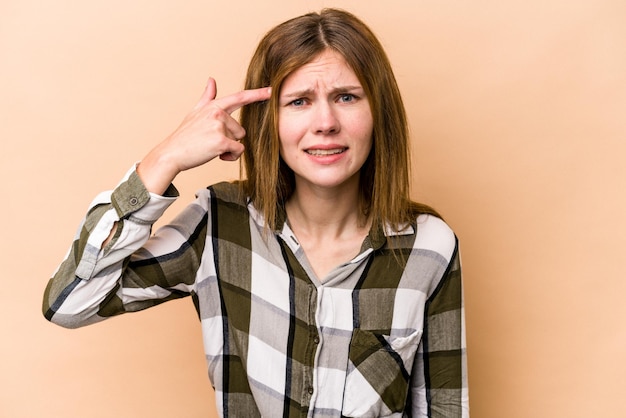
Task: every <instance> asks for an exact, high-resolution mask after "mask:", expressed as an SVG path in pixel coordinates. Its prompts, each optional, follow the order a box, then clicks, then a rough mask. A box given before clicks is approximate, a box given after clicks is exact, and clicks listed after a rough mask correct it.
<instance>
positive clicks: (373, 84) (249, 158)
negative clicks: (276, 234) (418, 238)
mask: <svg viewBox="0 0 626 418" xmlns="http://www.w3.org/2000/svg"><path fill="white" fill-rule="evenodd" d="M327 49H330V50H333V51H336V52H338V53H339V54H340V55H342V56H343V57H344V59H345V60H346V62H347V64H348V65H349V66H350V67H351V68H352V70H353V71H354V72H355V74H356V76H357V77H358V79H359V81H360V83H361V85H362V86H363V89H364V90H365V94H366V95H367V98H368V101H369V104H370V107H371V111H372V116H373V119H374V128H373V146H372V150H371V152H370V155H369V156H368V158H367V160H366V162H365V163H364V165H363V167H362V168H361V172H360V176H361V177H360V183H359V184H360V193H359V196H360V205H359V209H360V211H361V215H363V216H364V217H365V218H367V217H368V216H371V217H372V221H373V222H374V224H376V223H381V222H387V223H388V224H389V225H390V226H391V227H392V228H395V229H398V228H400V227H401V226H402V225H404V224H407V223H412V222H414V221H415V217H416V216H417V214H420V213H431V214H436V212H435V211H434V210H433V209H431V208H429V207H428V206H425V205H421V204H417V203H415V202H412V201H411V200H410V197H409V192H410V190H409V177H410V146H409V133H408V125H407V120H406V112H405V109H404V105H403V103H402V98H401V96H400V91H399V89H398V86H397V83H396V80H395V77H394V75H393V71H392V69H391V64H390V63H389V59H388V58H387V55H386V54H385V51H384V50H383V47H382V45H381V44H380V42H379V41H378V39H377V38H376V36H375V35H374V34H373V33H372V31H371V30H370V29H369V28H368V27H367V26H366V25H365V24H364V23H363V22H362V21H361V20H359V19H358V18H357V17H355V16H354V15H352V14H350V13H348V12H346V11H343V10H338V9H324V10H322V11H321V12H320V13H309V14H306V15H303V16H300V17H296V18H294V19H291V20H288V21H286V22H284V23H282V24H280V25H278V26H276V27H275V28H273V29H272V30H270V31H269V32H268V33H267V34H266V35H265V37H264V38H263V39H262V40H261V42H260V43H259V46H258V47H257V50H256V52H255V53H254V55H253V57H252V60H251V61H250V66H249V67H248V74H247V77H246V83H245V88H246V89H255V88H261V87H266V86H272V97H271V99H270V100H269V101H268V102H262V103H253V104H251V105H248V106H244V107H243V108H242V110H241V124H242V126H243V127H244V128H245V129H246V138H244V139H243V143H244V145H245V147H246V148H245V151H244V156H243V161H244V168H245V171H246V174H247V180H246V181H245V182H243V186H244V191H245V193H246V194H247V195H248V196H250V198H251V199H252V202H253V204H254V206H255V207H256V208H257V210H259V211H260V212H261V213H262V214H263V215H264V217H265V219H266V221H267V222H268V226H269V227H270V228H271V229H276V227H277V221H278V213H279V211H280V210H281V208H284V204H285V202H286V201H287V199H289V197H290V196H291V194H292V193H293V191H294V188H295V181H294V174H293V171H292V170H291V169H290V168H289V167H288V166H287V165H286V164H285V162H284V161H283V160H282V158H281V157H280V153H279V147H280V142H279V138H278V95H279V93H280V89H281V86H282V83H283V81H284V80H285V79H286V78H287V76H288V75H289V74H291V73H292V72H293V71H295V70H296V69H298V68H300V67H302V66H303V65H305V64H307V63H309V62H310V61H311V60H312V59H313V58H315V57H316V56H318V55H319V54H320V53H321V52H323V51H324V50H327Z"/></svg>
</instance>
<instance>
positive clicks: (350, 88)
mask: <svg viewBox="0 0 626 418" xmlns="http://www.w3.org/2000/svg"><path fill="white" fill-rule="evenodd" d="M355 90H363V87H362V86H358V85H357V86H341V87H335V88H333V89H332V90H331V91H330V94H331V95H333V94H340V93H350V92H353V91H355ZM312 94H315V90H314V89H304V90H297V91H293V92H289V93H285V94H283V93H281V94H280V96H281V97H306V96H310V95H312Z"/></svg>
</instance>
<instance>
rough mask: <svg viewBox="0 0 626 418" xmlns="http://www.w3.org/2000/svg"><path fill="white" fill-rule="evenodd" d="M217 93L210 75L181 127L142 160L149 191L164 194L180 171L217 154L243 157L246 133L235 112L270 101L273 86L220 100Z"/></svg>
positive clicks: (139, 170) (140, 168) (142, 175)
mask: <svg viewBox="0 0 626 418" xmlns="http://www.w3.org/2000/svg"><path fill="white" fill-rule="evenodd" d="M216 95H217V87H216V84H215V80H213V79H212V78H210V79H209V81H208V84H207V87H206V90H205V91H204V93H203V94H202V97H201V98H200V100H199V101H198V103H197V104H196V106H195V107H194V108H193V109H192V111H191V112H190V113H189V114H188V115H187V116H186V117H185V119H184V120H183V122H182V123H181V124H180V126H179V127H178V128H177V129H176V130H175V131H174V132H173V133H172V134H171V135H170V136H168V137H167V138H166V139H165V140H164V141H163V142H161V143H160V144H159V145H157V146H156V147H155V148H154V149H153V150H152V151H150V152H149V153H148V155H146V157H145V158H144V159H143V160H142V161H141V163H140V164H139V166H138V167H137V173H138V174H139V177H140V178H141V180H142V181H143V183H144V185H145V186H146V188H147V189H148V191H150V192H153V193H157V194H162V193H163V192H165V190H166V189H167V187H168V186H169V185H170V183H171V182H172V181H173V180H174V178H175V177H176V176H177V175H178V173H180V172H181V171H184V170H189V169H190V168H194V167H198V166H200V165H202V164H205V163H207V162H209V161H211V160H212V159H214V158H215V157H220V158H221V159H222V160H227V161H235V160H237V159H238V158H239V157H240V156H241V154H242V153H243V150H244V146H243V145H242V144H241V143H240V142H239V141H240V140H241V139H242V138H243V137H244V136H245V134H246V132H245V130H244V128H243V127H242V126H241V125H240V124H239V123H238V122H237V121H236V120H235V119H234V118H233V117H232V116H231V113H233V112H234V111H235V110H237V109H239V108H241V107H242V106H245V105H247V104H250V103H254V102H259V101H264V100H268V99H269V98H270V95H271V88H270V87H265V88H261V89H256V90H243V91H240V92H238V93H235V94H231V95H229V96H225V97H221V98H219V99H216V98H215V97H216Z"/></svg>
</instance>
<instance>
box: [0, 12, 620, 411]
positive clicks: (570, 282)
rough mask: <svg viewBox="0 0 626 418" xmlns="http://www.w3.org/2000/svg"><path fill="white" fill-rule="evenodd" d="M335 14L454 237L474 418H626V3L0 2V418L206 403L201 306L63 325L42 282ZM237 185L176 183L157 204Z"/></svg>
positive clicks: (206, 406) (216, 175)
mask: <svg viewBox="0 0 626 418" xmlns="http://www.w3.org/2000/svg"><path fill="white" fill-rule="evenodd" d="M323 5H334V6H340V7H344V8H347V9H349V10H351V11H353V12H355V13H356V14H358V15H359V16H361V17H362V18H363V19H364V20H365V21H366V22H368V23H369V24H370V26H371V27H372V28H373V29H374V30H375V32H376V33H377V34H378V35H379V37H380V38H381V40H382V42H383V44H384V45H385V46H386V48H387V50H388V53H389V55H390V58H391V61H392V63H393V65H394V68H395V71H396V75H397V78H398V81H399V83H400V86H401V89H402V91H403V94H404V98H405V101H406V105H407V108H408V112H409V115H410V122H411V128H412V133H413V138H414V143H415V154H416V157H415V160H414V163H415V164H414V165H415V172H414V174H415V180H416V182H415V188H414V195H415V197H416V198H418V199H419V200H422V201H424V202H426V203H430V204H432V205H434V206H436V207H437V208H438V209H439V210H440V211H441V212H442V213H443V214H444V215H445V217H446V219H447V220H448V222H449V223H450V224H451V225H452V226H453V227H454V229H455V230H456V232H457V234H458V235H459V236H460V239H461V243H462V251H463V264H464V270H465V285H466V314H467V325H468V343H469V358H470V362H469V368H470V393H471V407H472V413H473V417H475V418H501V417H507V418H518V417H519V418H528V417H567V418H571V417H585V418H588V417H603V418H607V417H623V416H626V403H625V402H624V395H625V392H624V391H625V387H626V360H625V359H624V354H625V353H626V325H625V322H626V321H625V320H626V300H625V297H624V295H625V293H626V284H625V283H626V281H625V280H624V277H623V272H624V271H623V270H622V269H621V268H620V267H621V266H622V265H623V263H624V260H625V257H624V250H626V227H625V223H624V214H625V212H626V196H625V186H626V173H625V169H624V162H623V161H624V156H625V154H626V2H624V1H623V0H512V1H511V0H509V1H495V0H493V1H489V0H474V1H466V0H457V1H451V0H419V1H415V0H407V1H398V0H385V1H362V0H353V1H334V2H332V1H322V0H318V1H312V0H311V1H302V0H297V1H294V0H277V1H272V2H267V1H256V0H255V1H252V0H250V1H243V0H231V1H220V2H215V1H207V0H205V1H192V0H187V1H183V2H178V1H176V2H175V1H164V0H160V1H159V0H157V1H155V0H150V1H148V0H134V1H128V0H106V1H104V0H90V1H70V0H55V1H51V0H50V1H47V0H38V1H34V0H2V1H1V2H0V92H1V93H0V115H1V118H2V123H0V141H1V142H0V144H1V145H0V147H1V150H0V170H1V171H0V173H1V175H2V178H3V189H4V190H3V193H2V205H1V208H0V211H1V213H0V216H1V219H2V221H3V228H2V233H1V238H0V240H1V241H0V244H1V247H0V257H2V259H1V265H2V268H3V270H2V271H3V273H2V278H1V280H2V281H1V283H2V288H1V291H0V309H1V313H0V326H1V328H0V329H1V331H2V344H0V362H1V364H0V416H1V417H7V418H26V417H29V418H30V417H43V416H46V417H69V418H74V417H76V418H79V417H80V418H83V417H87V418H91V417H105V416H106V417H108V416H114V417H119V418H125V417H128V418H135V417H156V418H165V417H207V416H213V415H212V414H214V407H213V393H212V389H211V387H210V384H209V383H208V380H207V378H206V377H205V375H206V371H205V363H204V358H203V355H202V347H201V344H200V330H199V323H198V321H197V319H196V316H195V312H194V310H193V308H192V304H191V301H190V300H184V301H177V302H173V303H170V304H166V305H165V306H161V307H158V308H155V309H152V310H148V311H145V312H142V313H139V314H136V315H128V316H126V317H123V318H116V319H113V320H111V321H108V322H106V323H103V324H99V325H97V326H93V327H87V328H84V329H80V330H74V331H69V330H64V329H61V328H58V327H55V326H52V325H50V324H48V323H47V322H46V321H45V320H44V319H43V317H42V315H41V313H40V303H41V302H40V301H41V294H42V292H43V289H44V287H45V284H46V282H47V280H48V277H49V276H50V274H51V273H52V272H53V270H54V268H55V267H56V265H57V263H58V262H59V261H60V260H61V259H62V257H63V256H64V254H65V252H66V250H67V248H68V245H69V244H70V241H71V239H72V236H73V233H74V230H75V228H76V227H77V225H78V222H79V220H80V218H81V217H82V215H83V213H84V211H85V209H86V207H87V205H88V203H89V202H90V201H91V199H92V198H93V197H94V196H95V195H96V194H97V193H98V192H99V191H101V190H104V189H108V188H111V187H113V186H114V185H115V184H116V182H117V181H118V179H119V178H120V177H121V176H122V174H123V173H124V172H125V170H126V169H127V168H128V167H129V166H130V165H131V164H132V163H133V162H134V161H136V160H138V159H140V158H141V157H142V155H143V154H144V153H145V152H146V151H147V150H148V149H149V148H150V147H151V146H152V145H153V144H155V143H156V142H157V141H159V140H160V139H161V138H163V137H164V136H165V135H167V134H168V133H169V132H170V131H171V130H172V129H173V128H174V127H175V126H176V125H177V124H178V122H179V121H180V120H181V118H182V117H183V116H184V115H185V113H186V112H187V110H188V109H189V108H191V106H193V104H194V103H195V100H196V98H198V97H199V95H200V93H201V91H202V88H203V86H204V84H205V80H206V78H207V77H208V76H209V75H211V76H213V77H215V78H216V79H217V81H218V87H219V90H220V92H221V93H222V94H226V93H230V92H234V91H236V90H238V89H239V88H240V87H241V85H242V83H243V75H244V71H245V67H246V65H247V62H248V59H249V57H250V56H251V54H252V50H253V48H254V47H255V45H256V43H257V42H258V40H259V39H260V37H261V35H262V34H263V33H264V32H265V31H266V30H267V29H269V28H270V27H271V26H273V25H275V24H277V23H279V22H281V21H283V20H285V19H287V18H289V17H292V16H296V15H299V14H302V13H304V12H306V11H309V10H318V9H319V8H320V7H321V6H323ZM236 175H237V165H236V164H226V163H221V162H216V163H212V164H210V165H209V166H207V167H203V168H201V169H198V170H196V171H194V172H190V173H186V174H185V175H183V176H181V177H180V178H179V179H178V181H177V185H178V186H179V188H180V189H181V191H182V193H183V197H182V198H181V199H180V201H179V202H178V203H177V204H176V206H175V207H174V208H173V209H172V210H171V211H170V212H168V215H167V216H168V217H171V215H172V214H173V213H174V212H177V211H178V210H180V208H181V207H182V205H184V204H185V203H186V202H188V201H189V200H191V199H192V197H193V192H194V191H195V190H196V189H198V188H201V187H204V186H205V185H207V184H209V183H211V182H213V181H216V180H218V179H223V178H234V177H235V176H236Z"/></svg>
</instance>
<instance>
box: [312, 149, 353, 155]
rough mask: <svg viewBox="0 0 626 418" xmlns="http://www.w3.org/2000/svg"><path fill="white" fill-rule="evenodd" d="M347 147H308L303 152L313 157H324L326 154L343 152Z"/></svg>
mask: <svg viewBox="0 0 626 418" xmlns="http://www.w3.org/2000/svg"><path fill="white" fill-rule="evenodd" d="M347 149H348V148H333V149H308V150H305V152H306V153H307V154H309V155H313V156H315V157H324V156H326V155H335V154H341V153H342V152H345V151H346V150H347Z"/></svg>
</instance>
